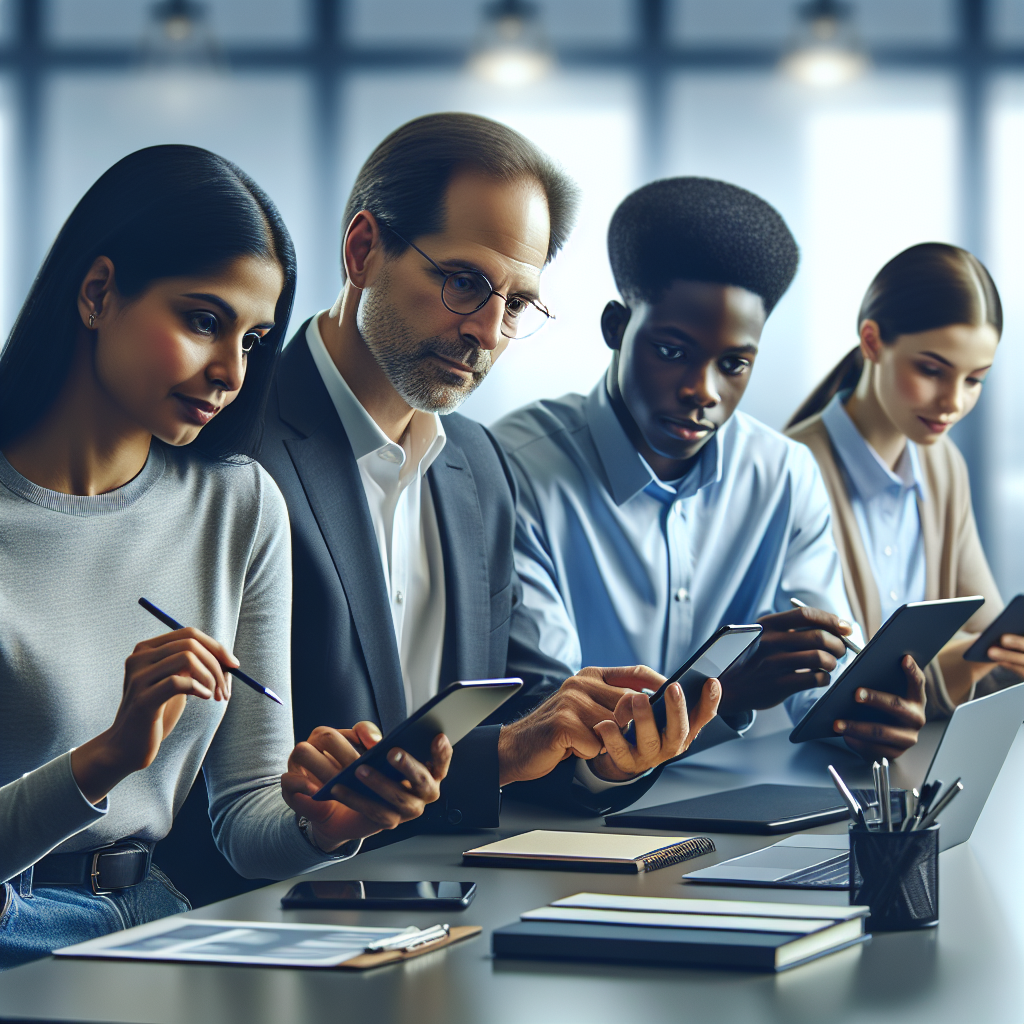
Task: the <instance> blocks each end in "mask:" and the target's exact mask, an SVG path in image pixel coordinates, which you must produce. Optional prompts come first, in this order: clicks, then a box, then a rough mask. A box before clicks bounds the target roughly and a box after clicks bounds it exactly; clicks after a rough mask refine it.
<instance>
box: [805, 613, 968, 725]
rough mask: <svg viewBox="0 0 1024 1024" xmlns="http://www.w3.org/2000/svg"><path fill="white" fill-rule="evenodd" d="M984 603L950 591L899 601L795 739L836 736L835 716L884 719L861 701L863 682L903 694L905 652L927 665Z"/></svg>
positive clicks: (869, 720)
mask: <svg viewBox="0 0 1024 1024" xmlns="http://www.w3.org/2000/svg"><path fill="white" fill-rule="evenodd" d="M984 603H985V598H983V597H951V598H948V599H947V600H944V601H916V602H914V603H913V604H905V605H901V606H900V607H899V608H897V609H896V611H894V612H893V613H892V615H890V616H889V618H888V619H886V620H885V622H884V623H883V624H882V628H881V629H880V630H879V631H878V632H877V633H876V634H875V635H874V636H873V637H872V638H871V640H870V641H869V642H868V643H867V644H865V646H864V649H863V650H862V651H861V652H860V654H858V655H857V656H856V657H855V658H854V659H853V661H852V662H850V664H849V665H848V666H847V667H846V670H845V671H844V672H843V674H842V675H841V676H840V677H839V678H838V679H837V680H836V681H835V682H834V683H833V684H832V685H831V686H830V687H829V688H828V689H827V690H826V691H825V692H824V693H823V694H822V695H821V696H820V697H819V698H818V700H817V701H816V702H815V703H814V704H813V705H812V706H811V709H810V710H809V711H808V712H807V714H806V715H804V717H803V718H802V719H801V720H800V722H799V723H798V724H797V726H796V728H795V729H794V730H793V731H792V732H791V733H790V734H789V738H790V740H791V741H792V742H793V743H803V742H804V740H821V739H835V738H836V736H837V733H836V731H835V730H834V729H833V728H832V723H833V722H834V721H835V720H836V719H837V718H848V719H855V720H857V721H860V722H880V721H884V720H885V718H884V716H883V715H882V714H880V713H879V712H877V711H873V710H872V709H871V708H866V707H864V705H863V704H858V703H857V702H856V701H855V700H854V699H853V695H854V692H855V691H856V690H857V688H858V687H860V686H866V687H867V688H868V689H870V690H882V691H884V692H886V693H895V694H898V695H899V696H901V697H902V696H905V695H906V692H907V677H906V676H905V675H904V674H903V666H902V664H901V662H902V661H903V657H904V655H906V654H909V655H911V656H912V657H913V659H914V660H915V661H916V662H917V663H918V665H920V666H921V668H924V667H925V665H927V664H928V662H930V661H931V660H932V658H934V657H935V655H936V654H938V653H939V651H940V650H941V649H942V647H943V645H944V644H945V643H946V641H947V640H949V638H950V637H951V636H952V635H953V634H954V633H955V632H956V631H957V630H958V629H959V628H960V627H961V626H962V625H963V624H964V623H965V622H966V621H967V620H968V619H969V618H970V617H971V616H972V615H973V614H974V613H975V612H976V611H977V610H978V609H979V608H980V607H981V606H982V605H983V604H984Z"/></svg>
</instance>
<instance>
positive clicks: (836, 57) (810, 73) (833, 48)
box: [782, 0, 868, 89]
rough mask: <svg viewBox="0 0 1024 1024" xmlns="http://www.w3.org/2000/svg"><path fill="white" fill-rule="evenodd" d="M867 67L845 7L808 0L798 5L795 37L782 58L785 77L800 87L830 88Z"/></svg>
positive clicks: (833, 1)
mask: <svg viewBox="0 0 1024 1024" xmlns="http://www.w3.org/2000/svg"><path fill="white" fill-rule="evenodd" d="M867 66H868V57H867V54H866V53H865V52H864V48H863V47H862V46H861V43H860V40H859V39H858V38H857V34H856V32H855V31H854V29H853V25H852V19H851V12H850V7H849V4H845V3H842V2H840V0H810V2H809V3H805V4H803V6H801V8H800V26H799V29H798V31H797V38H796V39H795V40H794V43H793V45H792V46H791V47H790V49H789V50H788V52H787V53H786V55H785V57H783V59H782V69H783V70H784V71H785V73H786V74H787V75H789V76H790V77H791V78H794V79H796V81H798V82H801V83H803V84H804V85H810V86H814V87H815V88H818V89H832V88H835V87H836V86H839V85H845V84H846V83H847V82H852V81H853V80H854V79H855V78H858V77H859V76H860V75H862V74H863V73H864V72H865V70H866V69H867Z"/></svg>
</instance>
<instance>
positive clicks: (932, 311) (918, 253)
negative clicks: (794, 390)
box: [786, 242, 1003, 427]
mask: <svg viewBox="0 0 1024 1024" xmlns="http://www.w3.org/2000/svg"><path fill="white" fill-rule="evenodd" d="M865 320H874V321H875V322H876V323H877V324H878V335H879V337H880V338H881V339H882V341H883V342H885V344H887V345H891V344H892V343H893V342H894V341H895V340H896V339H897V338H898V337H899V336H900V335H901V334H918V333H920V332H921V331H932V330H935V329H936V328H938V327H949V326H950V325H952V324H970V325H971V326H973V327H980V326H981V325H982V324H989V325H991V326H992V327H994V328H995V331H996V334H997V335H1001V334H1002V333H1003V306H1002V303H1001V302H1000V301H999V291H998V289H997V288H996V283H995V281H993V280H992V275H991V274H989V272H988V271H987V270H986V269H985V265H984V264H983V263H982V262H981V260H979V259H978V257H977V256H974V255H972V254H971V253H969V252H968V251H967V250H966V249H958V248H957V247H956V246H955V245H946V244H945V243H944V242H922V243H921V244H920V245H912V246H911V247H910V248H909V249H904V250H903V252H901V253H900V254H899V255H898V256H894V257H893V258H892V259H891V260H889V262H888V263H886V265H885V266H884V267H882V269H881V270H880V271H879V272H878V273H877V274H876V275H875V279H874V280H873V281H872V282H871V284H870V286H869V287H868V290H867V294H866V295H865V296H864V301H863V302H862V303H861V306H860V312H859V313H858V314H857V330H858V331H859V330H860V326H861V324H863V323H864V321H865ZM863 370H864V356H863V355H862V354H861V351H860V346H858V347H857V348H855V349H853V350H852V351H851V352H847V354H846V355H845V356H844V357H843V358H842V359H841V360H840V361H839V363H838V364H837V365H836V366H835V367H834V368H833V369H832V371H831V373H829V375H828V376H827V377H826V378H825V379H824V380H823V381H822V382H821V383H820V384H819V385H818V386H817V387H816V388H815V389H814V391H813V392H812V393H811V395H810V397H809V398H808V399H807V400H806V401H805V402H804V404H803V405H801V406H800V408H799V409H797V411H796V412H795V413H794V414H793V418H792V419H791V420H790V421H789V422H788V423H787V424H786V426H787V427H793V426H796V424H797V423H802V422H803V421H804V420H806V419H810V417H811V416H813V415H815V413H818V412H821V410H822V409H824V408H825V406H826V405H828V403H829V402H830V401H832V398H833V396H834V395H837V394H838V393H839V392H840V391H846V390H848V389H850V388H854V387H856V386H857V381H859V380H860V377H861V373H862V372H863Z"/></svg>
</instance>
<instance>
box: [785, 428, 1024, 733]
mask: <svg viewBox="0 0 1024 1024" xmlns="http://www.w3.org/2000/svg"><path fill="white" fill-rule="evenodd" d="M786 433H787V435H788V436H789V437H791V438H793V440H794V441H800V442H802V443H803V444H805V445H807V447H808V448H810V449H811V452H812V453H813V455H814V457H815V459H816V460H817V462H818V466H819V467H820V468H821V475H822V476H823V477H824V478H825V486H826V488H828V495H829V498H830V499H831V502H832V531H833V533H834V534H835V539H836V546H837V547H838V548H839V558H840V561H841V562H842V566H843V579H844V581H845V582H846V594H847V596H848V597H849V599H850V606H851V610H852V611H853V614H854V617H855V618H856V620H857V622H858V623H859V624H860V627H861V629H862V630H863V632H864V635H865V637H868V638H870V637H872V636H874V635H875V633H876V632H877V631H878V629H879V627H880V626H881V625H882V608H881V603H880V601H879V597H878V585H877V583H876V582H875V578H874V575H873V574H872V572H871V563H870V562H869V561H868V556H867V551H866V550H865V548H864V542H863V539H862V538H861V534H860V529H859V528H858V526H857V519H856V517H855V516H854V513H853V506H852V505H851V504H850V498H849V495H848V494H847V492H846V485H845V482H844V480H843V476H842V472H841V470H840V468H839V463H838V462H837V459H836V453H835V450H834V449H833V447H832V442H831V440H830V438H829V436H828V430H827V429H826V428H825V424H824V423H823V422H822V420H821V414H820V413H819V414H818V415H816V416H812V417H811V418H810V419H807V420H804V421H803V422H802V423H798V424H797V425H796V426H795V427H792V428H791V429H790V430H788V431H786ZM917 452H918V456H919V458H920V462H921V471H922V474H923V476H924V482H925V491H926V495H927V497H926V500H924V501H920V502H919V505H918V508H919V511H920V515H921V532H922V534H923V539H924V557H925V599H926V600H928V601H934V600H937V599H939V598H945V597H966V596H968V595H971V594H981V595H982V596H983V597H984V598H985V603H984V604H983V605H982V606H981V608H979V609H978V611H977V612H975V614H974V615H973V616H972V617H971V618H970V619H969V620H968V621H967V623H966V624H965V626H964V631H965V632H969V633H979V632H981V630H983V629H984V628H985V627H986V626H988V625H989V623H991V622H992V621H993V620H994V619H995V617H996V616H997V615H998V614H999V613H1000V612H1001V611H1002V610H1003V600H1002V598H1001V597H1000V596H999V589H998V588H997V587H996V581H995V580H994V579H993V578H992V572H991V570H990V569H989V567H988V561H987V560H986V558H985V552H984V551H983V550H982V547H981V540H980V538H979V537H978V528H977V525H976V524H975V522H974V510H973V509H972V507H971V485H970V482H969V480H968V477H967V464H966V463H965V462H964V458H963V456H962V455H961V454H960V451H959V449H958V448H957V447H956V445H955V444H953V442H952V441H950V440H949V438H947V437H943V438H942V439H941V440H940V441H938V442H937V443H936V444H933V445H930V446H927V447H926V446H924V445H921V446H919V447H918V449H917ZM925 675H926V676H927V679H928V717H929V718H948V717H949V716H950V715H951V714H952V713H953V708H954V705H953V703H952V701H951V700H950V698H949V694H948V693H947V692H946V685H945V682H944V680H943V678H942V670H941V669H940V668H939V665H938V662H937V661H933V662H932V663H931V664H930V665H929V666H928V667H927V668H926V669H925ZM1016 682H1020V680H1019V679H1018V678H1017V677H1016V676H1015V675H1013V674H1012V673H1010V672H1008V671H1007V670H1005V669H999V668H996V669H994V670H993V671H992V672H990V673H989V674H988V675H987V676H985V677H984V679H982V680H981V681H980V682H979V683H978V684H977V685H976V686H975V688H974V690H973V691H972V693H971V696H972V697H980V696H982V695H983V694H985V693H991V692H993V691H994V690H998V689H1002V688H1003V687H1004V686H1009V685H1012V683H1016Z"/></svg>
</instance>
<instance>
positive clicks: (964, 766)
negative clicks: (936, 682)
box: [683, 683, 1024, 889]
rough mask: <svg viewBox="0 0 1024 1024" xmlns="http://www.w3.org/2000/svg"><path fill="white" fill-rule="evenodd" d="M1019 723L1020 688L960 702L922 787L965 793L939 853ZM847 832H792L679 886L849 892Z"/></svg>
mask: <svg viewBox="0 0 1024 1024" xmlns="http://www.w3.org/2000/svg"><path fill="white" fill-rule="evenodd" d="M1022 721H1024V683H1020V684H1018V685H1016V686H1011V687H1009V688H1008V689H1006V690H1000V691H998V692H997V693H992V694H989V695H988V696H987V697H980V698H979V699H978V700H972V701H968V703H966V704H961V705H960V707H958V708H957V709H956V711H954V712H953V717H952V718H951V719H950V720H949V725H947V726H946V731H945V733H943V736H942V740H941V741H940V743H939V745H938V748H937V749H936V751H935V754H934V756H933V757H932V761H931V764H930V765H929V766H928V771H927V772H926V773H925V777H924V782H931V781H933V780H936V779H939V780H941V781H942V782H943V784H944V786H948V785H949V784H950V783H951V782H953V780H954V779H956V778H958V777H959V778H961V779H962V780H963V784H964V791H963V792H962V793H961V794H960V796H959V797H957V799H956V800H954V801H953V802H952V803H951V804H950V805H949V807H948V808H947V809H946V810H945V811H944V812H943V813H942V816H941V818H940V819H939V820H940V822H941V824H942V827H941V828H940V829H939V849H940V850H948V849H950V848H951V847H953V846H959V845H960V844H961V843H963V842H966V841H967V840H968V839H970V837H971V833H972V832H973V831H974V826H975V825H976V824H977V823H978V818H980V817H981V812H982V810H983V809H984V807H985V803H986V801H987V800H988V796H989V793H991V792H992V787H993V786H994V785H995V781H996V778H997V777H998V776H999V772H1000V770H1001V769H1002V767H1003V762H1004V761H1005V760H1006V755H1007V754H1009V752H1010V747H1011V746H1012V745H1013V741H1014V739H1016V737H1017V731H1018V729H1019V728H1020V725H1021V722H1022ZM849 876H850V846H849V835H848V834H846V833H843V834H841V835H830V836H822V835H798V836H790V837H789V838H788V839H783V840H782V842H779V843H775V844H774V845H772V846H769V847H766V848H765V849H763V850H757V851H755V852H754V853H748V854H745V855H744V856H742V857H733V858H732V859H731V860H725V861H722V862H721V863H720V864H715V865H713V866H712V867H710V868H701V869H700V870H698V871H691V872H690V873H689V874H686V875H683V881H684V882H703V883H704V884H707V885H756V886H771V887H772V888H782V889H848V888H849V882H850V877H849Z"/></svg>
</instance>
